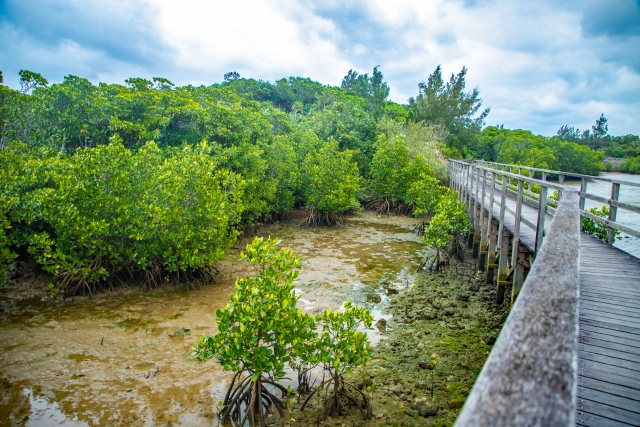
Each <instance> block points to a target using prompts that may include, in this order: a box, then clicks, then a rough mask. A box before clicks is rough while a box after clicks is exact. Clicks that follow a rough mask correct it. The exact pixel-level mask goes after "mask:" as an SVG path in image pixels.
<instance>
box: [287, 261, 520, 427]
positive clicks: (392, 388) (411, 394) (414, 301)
mask: <svg viewBox="0 0 640 427" xmlns="http://www.w3.org/2000/svg"><path fill="white" fill-rule="evenodd" d="M494 292H495V288H494V287H493V286H491V285H485V284H484V283H483V280H482V278H481V277H480V275H478V274H477V272H476V269H475V261H474V260H470V259H468V260H467V261H466V262H463V263H461V264H458V265H457V266H456V268H453V267H450V268H449V269H448V271H446V272H444V273H439V274H426V273H425V274H421V275H418V276H416V277H414V283H413V285H412V286H410V287H409V288H408V289H407V290H405V291H404V292H401V293H399V294H398V295H395V296H393V298H392V299H391V300H390V302H389V309H388V310H389V311H390V313H391V314H393V317H392V320H391V321H390V322H389V326H390V328H391V329H390V330H388V332H386V333H383V339H382V340H381V341H380V344H379V345H378V346H377V347H376V348H375V349H374V352H373V356H372V359H371V361H370V363H369V364H368V365H367V367H366V368H365V369H362V370H361V371H359V372H357V373H356V374H355V375H356V378H353V379H352V380H353V381H354V382H356V383H357V382H360V383H364V382H365V381H366V380H367V379H369V378H371V379H372V382H373V385H374V392H373V414H374V418H373V419H372V420H366V421H365V420H363V419H362V417H361V416H359V414H357V413H355V412H353V413H352V412H349V413H348V414H345V417H344V418H343V419H342V420H341V425H361V426H364V425H366V426H450V425H452V424H453V423H454V421H455V419H456V417H457V415H458V413H459V411H460V408H461V407H462V405H463V404H464V401H465V399H466V397H467V395H468V394H469V392H470V391H471V388H472V387H473V384H474V382H475V380H476V378H477V376H478V374H479V373H480V370H481V369H482V365H483V364H484V362H485V360H486V358H487V356H488V354H489V352H490V351H491V345H490V344H492V343H493V342H495V338H496V337H497V336H498V334H499V332H500V328H501V326H502V324H503V323H504V321H505V319H506V316H507V314H508V306H497V305H496V304H495V303H494V302H493V298H494ZM434 362H435V363H434ZM427 408H428V410H426V409H427ZM420 410H422V413H433V412H436V411H437V413H436V414H435V415H430V416H427V417H423V416H421V415H420V412H421V411H420ZM296 417H302V418H300V419H298V421H299V422H298V425H316V423H317V420H315V419H313V417H314V415H313V412H312V411H305V412H302V413H300V412H299V411H297V412H296V413H295V414H294V418H296ZM336 421H337V420H336V419H328V420H326V421H322V422H320V423H319V424H318V425H334V424H335V422H336Z"/></svg>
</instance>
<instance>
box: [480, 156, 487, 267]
mask: <svg viewBox="0 0 640 427" xmlns="http://www.w3.org/2000/svg"><path fill="white" fill-rule="evenodd" d="M486 196H487V169H485V168H482V199H481V201H480V229H479V232H480V235H479V236H478V240H479V242H478V246H479V251H480V258H479V259H478V270H480V271H484V270H485V263H486V261H487V251H486V248H485V247H484V246H485V243H486V240H485V235H486V230H487V217H488V215H485V214H484V212H485V206H484V202H485V199H486V198H487V197H486Z"/></svg>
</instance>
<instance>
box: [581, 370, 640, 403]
mask: <svg viewBox="0 0 640 427" xmlns="http://www.w3.org/2000/svg"><path fill="white" fill-rule="evenodd" d="M578 387H586V388H592V389H594V390H600V391H602V392H604V393H609V394H614V395H616V396H622V397H626V398H627V399H631V400H635V401H637V402H640V390H639V389H637V388H631V387H625V386H623V385H620V384H616V383H614V382H608V381H600V380H597V379H595V378H589V377H585V376H579V377H578Z"/></svg>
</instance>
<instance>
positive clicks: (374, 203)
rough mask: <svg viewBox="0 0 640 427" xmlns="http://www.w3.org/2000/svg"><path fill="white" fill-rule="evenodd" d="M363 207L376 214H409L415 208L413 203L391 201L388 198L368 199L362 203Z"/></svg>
mask: <svg viewBox="0 0 640 427" xmlns="http://www.w3.org/2000/svg"><path fill="white" fill-rule="evenodd" d="M364 208H365V209H366V210H368V211H373V212H375V213H376V214H378V215H391V214H394V215H410V214H412V213H413V211H414V210H415V206H414V205H410V204H407V203H403V202H392V201H391V200H389V199H388V198H384V199H372V200H369V201H368V202H366V203H365V204H364Z"/></svg>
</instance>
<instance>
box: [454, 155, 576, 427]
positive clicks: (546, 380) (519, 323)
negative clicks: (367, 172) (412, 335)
mask: <svg viewBox="0 0 640 427" xmlns="http://www.w3.org/2000/svg"><path fill="white" fill-rule="evenodd" d="M448 167H449V174H450V177H451V187H453V188H455V189H456V190H458V191H459V193H460V199H461V201H463V202H465V203H466V204H467V206H468V207H469V215H470V218H471V222H472V230H471V232H470V234H469V243H470V245H471V246H472V247H473V249H474V256H478V258H479V266H480V267H481V268H482V267H483V264H484V263H486V269H487V283H492V281H493V273H492V270H493V269H495V268H498V271H499V274H498V280H497V285H498V286H497V292H496V302H498V303H501V302H502V299H503V298H504V291H505V287H506V286H507V285H508V284H509V283H510V284H511V285H512V303H514V305H513V307H512V309H511V313H510V315H509V317H508V318H507V321H506V323H505V325H504V326H503V328H502V331H501V333H500V337H499V338H498V340H497V342H496V344H495V345H494V347H493V349H492V351H491V354H490V355H489V358H488V359H487V362H486V363H485V365H484V367H483V369H482V372H481V373H480V375H479V377H478V379H477V380H476V383H475V385H474V387H473V389H472V391H471V394H470V395H469V397H468V398H467V401H466V403H465V405H464V407H463V408H462V411H461V413H460V416H459V417H458V419H457V421H456V424H455V425H456V426H458V427H462V426H465V427H466V426H514V425H538V426H547V425H552V426H555V425H558V426H560V425H563V426H568V425H573V424H574V422H575V411H576V378H577V357H578V319H579V314H578V308H579V299H578V298H579V286H580V271H579V269H580V267H579V261H580V256H579V252H580V243H579V242H580V211H579V209H578V204H579V203H578V201H579V194H578V192H577V191H575V190H571V189H569V188H567V187H564V186H562V185H559V184H556V183H551V182H548V181H546V179H537V178H535V177H533V174H531V176H529V177H527V176H524V175H522V174H517V173H512V172H511V171H506V170H504V169H502V170H500V169H496V168H493V167H489V166H486V165H481V164H470V163H466V162H459V161H450V162H449V165H448ZM542 178H546V177H545V176H542ZM550 191H555V192H557V196H558V199H559V201H555V200H550V197H549V196H550V194H549V192H550ZM558 203H559V204H558ZM527 205H528V206H529V207H530V208H527V209H525V207H526V206H527ZM496 206H499V208H498V207H496ZM531 208H535V209H531ZM525 210H526V211H527V212H526V214H525V212H524V211H525ZM552 215H553V220H552V221H551V223H550V224H549V223H548V222H547V216H549V217H550V218H551V216H552ZM522 224H524V225H525V226H526V227H529V228H531V230H532V231H531V232H527V233H521V225H522ZM525 235H526V236H529V240H528V241H527V238H525V237H526V236H525ZM532 235H533V236H535V238H534V239H531V238H530V237H531V236H532ZM498 254H499V256H498ZM534 257H535V259H536V262H535V263H534V262H533V259H534ZM529 267H530V268H531V269H530V271H529V274H528V275H527V277H526V282H525V283H523V281H524V276H525V269H526V268H529ZM508 279H511V280H510V281H509V280H508ZM518 294H519V295H518ZM516 296H518V297H517V299H515V297H516ZM514 301H515V302H514Z"/></svg>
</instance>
